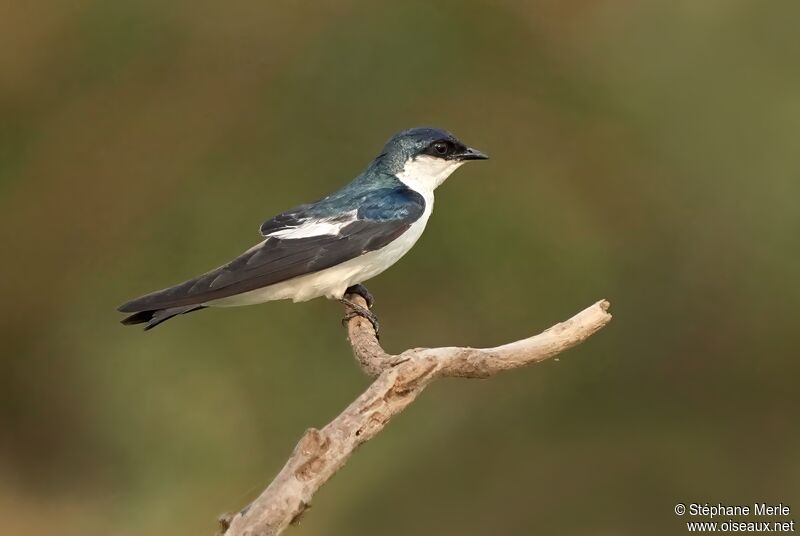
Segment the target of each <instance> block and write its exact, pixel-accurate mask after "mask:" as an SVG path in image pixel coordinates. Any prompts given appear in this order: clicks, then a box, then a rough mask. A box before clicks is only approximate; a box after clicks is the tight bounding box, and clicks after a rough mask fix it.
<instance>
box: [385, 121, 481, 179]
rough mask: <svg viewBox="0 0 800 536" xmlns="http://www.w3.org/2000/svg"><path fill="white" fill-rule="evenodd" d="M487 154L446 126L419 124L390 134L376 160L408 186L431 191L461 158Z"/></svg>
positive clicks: (465, 159) (463, 160)
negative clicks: (430, 126)
mask: <svg viewBox="0 0 800 536" xmlns="http://www.w3.org/2000/svg"><path fill="white" fill-rule="evenodd" d="M487 158H489V157H488V156H486V155H485V154H483V153H482V152H480V151H478V150H477V149H473V148H472V147H468V146H466V145H464V144H463V143H462V142H461V141H459V140H458V138H456V137H455V136H453V135H452V134H450V133H449V132H447V131H446V130H441V129H438V128H429V127H423V128H412V129H409V130H404V131H403V132H399V133H397V134H395V135H394V136H392V137H391V139H390V140H389V141H388V142H386V145H385V146H384V148H383V152H382V153H381V155H380V156H379V157H378V161H379V162H380V163H381V165H382V167H385V168H386V170H387V171H390V172H391V173H393V174H394V175H396V176H397V177H398V178H399V179H400V180H401V181H403V182H404V183H406V185H408V186H409V187H411V188H413V189H415V190H418V191H433V189H434V188H436V187H437V186H439V185H440V184H441V183H442V182H444V180H445V179H446V178H447V177H448V176H449V175H450V174H451V173H452V172H453V171H455V170H456V169H458V167H459V166H461V165H462V164H463V163H464V162H468V161H470V160H485V159H487Z"/></svg>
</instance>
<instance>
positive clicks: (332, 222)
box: [119, 128, 488, 329]
mask: <svg viewBox="0 0 800 536" xmlns="http://www.w3.org/2000/svg"><path fill="white" fill-rule="evenodd" d="M486 158H488V157H487V156H486V155H485V154H483V153H482V152H480V151H478V150H476V149H473V148H471V147H467V146H466V145H464V144H463V143H461V142H460V141H459V140H458V139H457V138H456V137H455V136H453V135H452V134H450V133H449V132H447V131H444V130H440V129H436V128H412V129H410V130H406V131H403V132H400V133H398V134H396V135H394V136H393V137H392V138H391V139H390V140H389V141H388V142H387V143H386V145H385V146H384V148H383V151H381V153H380V154H379V155H378V156H377V157H376V158H375V159H374V160H373V161H372V162H370V164H369V165H368V166H367V168H366V169H365V170H364V171H363V172H362V173H361V174H360V175H358V176H357V177H356V178H355V179H353V180H352V181H351V182H350V183H349V184H348V185H347V186H345V187H344V188H342V189H341V190H339V191H337V192H335V193H333V194H331V195H329V196H327V197H324V198H322V199H320V200H319V201H315V202H313V203H308V204H305V205H300V206H298V207H295V208H293V209H291V210H288V211H286V212H283V213H281V214H278V215H277V216H275V217H274V218H272V219H270V220H267V221H266V222H264V223H263V224H262V225H261V234H262V236H263V237H264V239H263V240H262V241H261V242H260V243H259V244H257V245H255V246H253V247H252V248H250V249H248V250H247V251H245V252H244V253H242V254H241V255H239V256H238V257H236V258H235V259H233V260H232V261H230V262H229V263H227V264H225V265H223V266H220V267H219V268H217V269H215V270H211V271H210V272H207V273H205V274H203V275H200V276H198V277H195V278H194V279H190V280H188V281H186V282H184V283H181V284H179V285H175V286H174V287H169V288H165V289H163V290H158V291H156V292H151V293H150V294H146V295H144V296H142V297H140V298H136V299H135V300H131V301H129V302H128V303H125V304H124V305H122V306H120V307H119V311H121V312H124V313H133V314H131V315H130V316H128V317H127V318H125V319H124V320H123V321H122V323H123V324H146V326H145V329H150V328H153V327H155V326H157V325H158V324H160V323H161V322H164V321H165V320H168V319H170V318H172V317H173V316H176V315H179V314H184V313H188V312H190V311H196V310H198V309H203V308H205V307H229V306H236V305H250V304H255V303H262V302H266V301H271V300H281V299H291V300H293V301H295V302H300V301H306V300H310V299H312V298H317V297H320V296H325V297H327V298H331V299H337V300H342V301H344V296H345V294H347V293H351V292H357V293H359V294H361V295H362V296H364V298H365V299H366V300H367V302H368V304H369V305H370V306H371V302H372V297H371V296H370V295H369V292H368V291H367V290H366V289H365V288H364V287H363V285H361V283H363V282H364V281H366V280H368V279H370V278H372V277H375V276H376V275H378V274H380V273H381V272H383V271H384V270H386V269H387V268H389V267H390V266H391V265H393V264H394V263H396V262H397V261H398V260H399V259H400V258H401V257H402V256H403V255H405V254H406V253H407V252H408V251H409V250H410V249H411V247H412V246H413V245H414V244H415V243H416V242H417V240H418V239H419V237H420V236H421V235H422V231H423V230H424V229H425V225H426V224H427V223H428V218H429V217H430V215H431V211H432V210H433V192H434V190H435V189H436V187H437V186H439V185H440V184H442V183H443V182H444V180H445V179H447V177H448V176H449V175H450V174H451V173H453V171H455V170H456V169H457V168H458V167H459V166H461V165H462V164H463V163H464V162H468V161H470V160H483V159H486ZM348 303H349V302H348ZM351 305H354V304H351ZM354 310H356V311H357V313H356V314H360V315H362V316H366V317H367V318H369V319H370V321H372V322H373V324H374V325H375V326H376V328H377V323H376V319H375V317H374V315H372V314H371V313H370V312H369V311H367V310H365V309H363V308H360V307H358V306H355V307H354Z"/></svg>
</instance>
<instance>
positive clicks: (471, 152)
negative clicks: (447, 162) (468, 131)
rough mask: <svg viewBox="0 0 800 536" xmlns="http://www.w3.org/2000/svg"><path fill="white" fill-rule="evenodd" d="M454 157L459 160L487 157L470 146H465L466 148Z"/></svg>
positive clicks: (483, 158)
mask: <svg viewBox="0 0 800 536" xmlns="http://www.w3.org/2000/svg"><path fill="white" fill-rule="evenodd" d="M456 158H458V159H459V160H486V159H487V158H489V157H488V156H487V155H485V154H483V153H482V152H480V151H479V150H477V149H473V148H472V147H467V148H466V149H464V150H463V151H461V152H460V153H458V154H457V155H456Z"/></svg>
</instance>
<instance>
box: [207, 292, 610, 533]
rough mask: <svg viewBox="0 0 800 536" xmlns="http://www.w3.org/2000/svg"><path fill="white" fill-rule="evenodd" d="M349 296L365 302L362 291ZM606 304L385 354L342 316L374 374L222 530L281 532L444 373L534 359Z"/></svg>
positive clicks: (578, 337) (362, 323) (470, 374)
mask: <svg viewBox="0 0 800 536" xmlns="http://www.w3.org/2000/svg"><path fill="white" fill-rule="evenodd" d="M349 298H350V299H351V300H352V301H354V302H355V303H357V304H358V305H361V306H366V303H365V302H364V300H363V298H361V296H356V295H351V296H349ZM608 308H609V303H608V302H607V301H605V300H602V301H599V302H597V303H595V304H594V305H592V306H590V307H587V308H586V309H584V310H583V311H581V312H580V313H578V314H576V315H575V316H573V317H572V318H570V319H569V320H566V321H565V322H561V323H560V324H556V325H555V326H553V327H551V328H549V329H547V330H546V331H544V332H542V333H540V334H538V335H534V336H533V337H529V338H527V339H522V340H519V341H516V342H512V343H509V344H504V345H502V346H497V347H495V348H462V347H456V346H451V347H444V348H413V349H410V350H406V351H405V352H403V353H401V354H399V355H392V354H389V353H387V352H386V351H385V350H384V349H383V348H382V347H381V345H380V343H379V342H378V339H377V337H376V336H375V331H374V330H373V328H372V324H371V323H370V322H369V321H367V320H365V319H364V318H361V317H354V318H351V319H350V320H349V322H348V323H347V331H348V336H349V339H350V344H351V346H352V348H353V353H354V354H355V357H356V360H357V361H358V362H359V364H360V365H361V368H362V369H363V370H364V371H365V372H366V373H367V374H369V375H370V376H373V377H376V378H375V381H374V382H373V383H372V384H371V385H370V386H369V388H367V390H366V391H365V392H364V393H363V394H362V395H361V396H359V397H358V398H357V399H356V400H355V401H354V402H353V403H352V404H350V405H349V406H348V407H347V408H346V409H345V410H344V411H343V412H342V413H341V414H339V416H338V417H336V418H335V419H334V420H333V421H331V422H330V423H329V424H328V425H326V426H325V427H324V428H322V429H321V430H317V429H314V428H309V429H308V430H307V431H306V433H305V434H304V435H303V437H302V438H301V439H300V442H299V443H298V444H297V446H296V447H295V449H294V452H293V453H292V455H291V457H290V458H289V461H287V462H286V465H284V466H283V469H281V471H280V473H278V476H276V477H275V479H274V480H273V481H272V483H271V484H270V485H269V486H268V487H267V489H265V490H264V491H263V492H262V493H261V495H259V496H258V498H257V499H256V500H255V501H253V502H252V503H251V504H250V505H249V506H248V507H247V508H245V509H244V510H242V511H241V512H239V513H237V514H235V515H233V516H223V518H222V519H221V520H220V523H221V525H222V534H224V535H225V536H273V535H277V534H280V533H281V532H283V530H284V529H285V528H286V527H288V526H289V525H290V524H291V523H293V522H294V521H296V520H297V519H299V517H300V515H301V514H302V513H303V512H304V511H305V510H306V508H308V507H309V506H310V504H311V499H312V497H313V496H314V493H315V492H316V491H317V490H318V489H319V488H320V487H321V486H322V485H323V484H324V483H325V482H327V481H328V479H329V478H330V477H331V476H333V475H334V473H336V471H338V470H339V469H340V468H341V467H342V466H343V465H344V464H345V463H346V462H347V460H348V458H350V456H351V455H352V454H353V451H355V449H356V448H357V447H358V446H359V445H361V444H362V443H365V442H367V441H369V440H370V439H372V438H373V437H374V436H375V435H376V434H377V433H378V432H380V431H381V430H383V428H384V426H386V424H387V423H388V422H389V421H390V420H391V418H392V417H394V416H395V415H397V414H398V413H400V412H401V411H403V410H404V409H405V408H406V406H408V405H409V404H411V402H413V401H414V400H415V399H416V398H417V396H419V394H420V393H421V392H422V390H423V389H425V387H426V386H427V385H428V384H429V383H430V382H432V381H433V380H435V379H436V378H441V377H459V378H488V377H490V376H493V375H495V374H497V373H498V372H501V371H504V370H509V369H514V368H519V367H523V366H525V365H529V364H531V363H538V362H539V361H543V360H545V359H547V358H550V357H553V356H554V355H556V354H559V353H561V352H563V351H564V350H567V349H569V348H571V347H573V346H575V345H577V344H580V343H581V342H583V341H584V340H586V339H587V338H588V337H589V336H591V335H592V334H594V333H595V332H596V331H598V330H599V329H601V328H602V327H603V326H605V325H606V324H607V323H608V322H609V321H610V320H611V315H610V314H609V313H608Z"/></svg>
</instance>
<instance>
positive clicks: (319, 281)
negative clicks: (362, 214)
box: [206, 199, 433, 307]
mask: <svg viewBox="0 0 800 536" xmlns="http://www.w3.org/2000/svg"><path fill="white" fill-rule="evenodd" d="M426 201H427V202H426V203H425V212H424V213H423V214H422V216H420V218H419V219H418V220H417V221H415V222H414V223H413V224H411V227H409V228H408V230H407V231H406V232H405V233H403V234H402V235H400V236H399V237H398V238H397V239H396V240H394V241H393V242H392V243H390V244H388V245H386V246H384V247H382V248H381V249H378V250H375V251H370V252H369V253H366V254H364V255H361V256H360V257H357V258H355V259H350V260H349V261H345V262H343V263H341V264H337V265H336V266H332V267H330V268H326V269H325V270H320V271H319V272H314V273H311V274H306V275H301V276H299V277H295V278H292V279H288V280H286V281H282V282H280V283H276V284H274V285H270V286H268V287H264V288H260V289H256V290H251V291H249V292H244V293H242V294H237V295H236V296H229V297H227V298H221V299H219V300H214V301H211V302H208V303H207V304H206V305H211V306H215V307H232V306H236V305H252V304H256V303H263V302H267V301H272V300H286V299H291V300H292V301H295V302H301V301H306V300H310V299H312V298H318V297H320V296H326V297H328V298H334V299H337V300H338V299H341V298H342V296H344V292H345V290H347V288H348V287H351V286H353V285H355V284H357V283H363V282H364V281H366V280H368V279H370V278H372V277H375V276H376V275H378V274H380V273H381V272H383V271H384V270H386V269H387V268H388V267H390V266H391V265H393V264H394V263H396V262H397V261H398V260H400V258H401V257H402V256H403V255H405V254H406V253H408V251H409V250H410V249H411V247H412V246H413V245H414V244H415V243H416V242H417V240H419V237H420V236H421V235H422V231H424V230H425V225H426V224H427V222H428V218H429V217H430V215H431V211H432V209H433V199H430V200H426Z"/></svg>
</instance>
